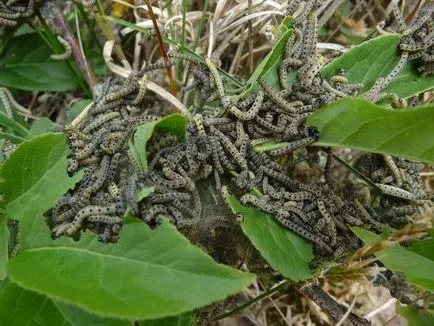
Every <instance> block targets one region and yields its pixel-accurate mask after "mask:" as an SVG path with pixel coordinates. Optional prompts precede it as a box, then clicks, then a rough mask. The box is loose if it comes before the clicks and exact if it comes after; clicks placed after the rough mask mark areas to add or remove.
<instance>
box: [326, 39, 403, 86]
mask: <svg viewBox="0 0 434 326" xmlns="http://www.w3.org/2000/svg"><path fill="white" fill-rule="evenodd" d="M400 39H401V36H400V35H398V34H389V35H382V36H379V37H376V38H374V39H372V40H369V41H366V42H363V43H361V44H360V45H356V46H354V47H352V48H351V49H350V50H349V51H347V52H346V53H344V54H343V55H342V56H340V57H339V58H337V59H336V60H333V61H332V62H331V63H329V64H328V65H326V66H324V68H323V69H322V70H321V74H322V75H323V77H324V78H326V79H329V78H330V77H332V76H333V75H337V74H338V73H339V70H340V69H342V68H343V69H344V70H345V77H346V78H347V79H348V81H349V82H350V83H363V88H362V90H361V92H362V93H364V92H366V91H368V90H369V89H370V88H371V87H372V85H374V83H375V82H376V81H377V80H378V78H380V77H382V76H386V75H387V74H388V73H389V72H390V71H392V70H393V68H394V67H395V65H396V63H397V62H398V60H399V50H398V45H399V41H400Z"/></svg>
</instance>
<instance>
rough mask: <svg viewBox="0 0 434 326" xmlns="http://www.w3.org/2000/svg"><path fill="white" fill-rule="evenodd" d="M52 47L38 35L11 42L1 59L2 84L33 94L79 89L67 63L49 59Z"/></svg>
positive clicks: (22, 37) (19, 38)
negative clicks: (35, 92)
mask: <svg viewBox="0 0 434 326" xmlns="http://www.w3.org/2000/svg"><path fill="white" fill-rule="evenodd" d="M50 54H52V52H51V50H50V49H49V47H48V46H47V45H46V44H45V43H44V42H43V41H42V39H41V38H40V37H39V36H38V35H37V34H36V33H32V34H25V35H21V36H19V37H14V38H13V39H12V40H10V41H9V43H8V46H7V47H6V50H5V51H4V53H3V54H2V56H1V57H0V84H1V85H4V86H6V87H12V88H18V89H25V90H32V91H33V90H34V91H68V90H72V89H75V88H77V87H78V84H77V82H76V77H75V75H74V74H73V73H72V71H71V69H70V68H69V67H68V65H67V64H66V63H65V62H64V61H55V60H52V59H50Z"/></svg>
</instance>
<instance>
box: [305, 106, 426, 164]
mask: <svg viewBox="0 0 434 326" xmlns="http://www.w3.org/2000/svg"><path fill="white" fill-rule="evenodd" d="M307 125H308V126H315V127H317V128H318V130H319V132H320V138H319V140H318V142H317V143H316V144H317V145H320V146H333V147H349V148H355V149H359V150H364V151H368V152H375V153H381V154H390V155H396V156H399V157H405V158H409V159H414V160H419V161H425V162H430V163H433V162H434V142H433V139H434V105H433V104H430V105H426V106H423V107H415V108H411V109H404V110H392V109H387V108H383V107H381V106H378V105H375V104H372V103H370V102H367V101H365V100H362V99H360V98H353V99H349V98H346V99H341V100H339V101H336V102H335V103H332V104H330V105H327V106H325V107H324V108H322V109H320V110H318V111H317V112H315V113H314V114H313V115H312V116H310V117H309V119H308V121H307Z"/></svg>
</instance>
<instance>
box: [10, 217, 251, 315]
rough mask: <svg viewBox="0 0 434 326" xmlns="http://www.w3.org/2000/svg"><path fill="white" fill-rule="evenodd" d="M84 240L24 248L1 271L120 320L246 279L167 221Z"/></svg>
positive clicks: (230, 290)
mask: <svg viewBox="0 0 434 326" xmlns="http://www.w3.org/2000/svg"><path fill="white" fill-rule="evenodd" d="M87 239H89V238H87ZM87 239H86V238H85V239H83V240H84V241H80V242H79V243H77V244H76V245H75V246H59V247H43V248H36V249H30V250H24V251H23V252H22V253H20V254H19V255H18V256H16V257H15V258H13V259H12V260H11V261H10V262H9V265H8V273H9V274H8V275H9V276H10V277H11V279H12V280H13V282H15V283H17V284H19V285H21V286H22V287H24V288H27V289H30V290H34V291H36V292H38V293H41V294H45V295H47V296H48V297H50V298H53V299H60V300H62V301H65V302H67V303H72V304H76V305H78V306H80V307H81V308H84V309H86V310H88V311H91V312H93V313H96V314H98V315H102V316H111V317H118V318H126V319H142V318H143V319H152V318H160V317H167V316H173V315H178V314H179V313H182V312H187V311H191V310H193V309H195V308H198V307H201V306H205V305H207V304H210V303H212V302H215V301H218V300H222V299H224V298H226V297H227V296H228V295H231V294H234V293H236V292H238V291H240V290H241V289H243V288H244V287H246V286H247V285H249V284H250V283H251V282H252V281H253V279H254V277H253V275H251V274H247V273H243V272H240V271H238V270H234V269H232V268H230V267H227V266H224V265H220V264H216V263H215V262H214V261H213V260H212V259H211V258H210V257H209V256H207V255H205V254H204V253H203V252H202V251H201V250H200V249H199V248H198V247H196V246H193V245H191V244H190V243H189V242H188V240H187V239H185V238H184V237H183V236H182V235H181V234H180V233H179V232H177V231H176V228H175V227H174V226H173V225H171V224H170V223H167V222H163V224H162V225H161V226H160V227H159V228H158V229H157V230H151V229H150V228H149V227H148V226H146V225H143V224H139V223H133V224H126V225H124V228H123V229H122V231H121V239H120V240H119V242H118V243H117V244H116V245H105V244H102V243H100V242H98V241H97V240H96V239H95V237H92V240H91V241H87ZM29 266H31V268H29ZM84 267H85V268H84Z"/></svg>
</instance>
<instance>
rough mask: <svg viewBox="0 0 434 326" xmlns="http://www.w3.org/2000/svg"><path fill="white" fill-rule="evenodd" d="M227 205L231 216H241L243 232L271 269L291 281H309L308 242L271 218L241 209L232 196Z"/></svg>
mask: <svg viewBox="0 0 434 326" xmlns="http://www.w3.org/2000/svg"><path fill="white" fill-rule="evenodd" d="M229 204H230V206H231V209H232V211H233V212H234V213H241V214H242V215H243V222H242V223H241V227H242V229H243V232H244V233H245V234H246V235H247V237H248V238H249V239H250V241H251V242H252V244H253V245H254V246H255V248H256V249H258V250H259V252H260V253H261V254H262V256H263V257H264V258H265V259H266V260H267V262H268V263H269V264H270V265H271V267H273V268H274V269H275V270H277V271H278V272H280V273H281V274H282V275H283V276H285V277H287V278H289V279H290V280H293V281H302V280H306V279H309V278H310V277H311V273H310V270H309V262H310V261H311V260H312V259H313V253H312V245H311V244H310V243H309V242H307V241H306V240H304V239H302V238H300V237H299V236H298V235H296V234H294V233H293V232H290V231H288V230H287V229H285V228H284V227H282V226H281V225H279V224H278V223H277V222H276V221H275V219H274V218H273V217H272V216H271V215H270V214H266V213H264V212H261V211H258V210H257V209H255V208H252V207H245V206H242V205H241V204H240V203H239V202H238V201H237V200H236V198H235V197H233V196H231V197H230V198H229Z"/></svg>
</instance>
